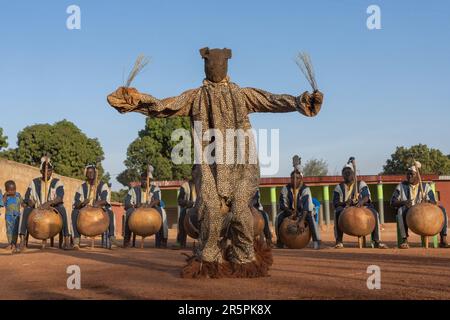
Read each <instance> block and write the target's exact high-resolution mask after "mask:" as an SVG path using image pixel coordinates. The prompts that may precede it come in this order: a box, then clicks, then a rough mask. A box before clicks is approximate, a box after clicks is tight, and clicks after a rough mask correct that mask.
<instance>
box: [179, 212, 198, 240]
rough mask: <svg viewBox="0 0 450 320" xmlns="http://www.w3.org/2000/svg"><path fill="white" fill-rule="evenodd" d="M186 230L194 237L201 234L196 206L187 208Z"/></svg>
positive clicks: (184, 223)
mask: <svg viewBox="0 0 450 320" xmlns="http://www.w3.org/2000/svg"><path fill="white" fill-rule="evenodd" d="M183 226H184V230H185V231H186V233H187V235H188V236H189V237H191V238H192V239H198V238H199V236H200V231H199V230H200V225H199V221H198V217H197V210H196V209H195V207H194V208H189V209H187V210H186V215H185V216H184V221H183Z"/></svg>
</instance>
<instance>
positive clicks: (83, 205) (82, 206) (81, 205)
mask: <svg viewBox="0 0 450 320" xmlns="http://www.w3.org/2000/svg"><path fill="white" fill-rule="evenodd" d="M88 204H89V199H86V200H84V201H83V202H82V203H80V205H79V208H80V209H81V208H84V207H86V206H87V205H88Z"/></svg>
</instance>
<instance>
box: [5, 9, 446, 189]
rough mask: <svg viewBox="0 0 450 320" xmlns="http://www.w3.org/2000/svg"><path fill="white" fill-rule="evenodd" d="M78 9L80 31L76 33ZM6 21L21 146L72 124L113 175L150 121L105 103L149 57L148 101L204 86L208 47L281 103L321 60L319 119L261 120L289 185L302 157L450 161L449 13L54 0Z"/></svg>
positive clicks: (9, 12)
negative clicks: (28, 130)
mask: <svg viewBox="0 0 450 320" xmlns="http://www.w3.org/2000/svg"><path fill="white" fill-rule="evenodd" d="M71 4H76V5H78V6H80V8H81V30H68V29H67V28H66V19H67V17H68V14H67V13H66V8H67V7H68V6H69V5H71ZM370 4H377V5H379V6H380V8H381V23H382V29H381V30H372V31H371V30H368V29H367V27H366V19H367V17H368V14H367V13H366V9H367V7H368V6H369V5H370ZM0 10H1V11H0V39H1V40H0V41H1V47H0V48H1V50H0V57H1V59H0V88H1V89H0V90H1V97H2V100H1V102H0V110H1V115H0V127H2V128H3V129H4V131H5V133H6V134H7V135H8V136H9V143H10V146H14V145H15V143H16V135H17V132H18V131H19V130H21V129H22V128H23V127H25V126H27V125H31V124H34V123H42V122H48V123H53V122H55V121H58V120H61V119H63V118H65V119H68V120H70V121H73V122H74V123H75V124H76V125H77V126H79V127H80V128H81V129H82V130H83V131H84V132H85V133H86V134H87V135H89V136H90V137H97V138H98V139H99V140H100V142H101V143H102V145H103V148H104V151H105V154H106V160H105V162H104V164H105V167H106V169H107V170H108V171H109V172H110V173H111V174H112V175H113V177H115V175H116V174H118V173H119V172H121V171H122V170H123V169H124V166H123V160H124V159H125V156H126V149H127V146H128V144H129V143H130V142H131V141H133V140H134V139H135V138H136V136H137V132H138V130H140V129H142V128H143V126H144V120H145V119H144V117H143V116H142V115H139V114H128V115H120V114H119V113H117V112H116V111H114V110H113V109H111V108H110V107H109V106H108V105H107V103H106V95H107V94H108V93H110V92H111V91H113V90H114V89H115V88H116V87H117V86H119V85H121V84H122V83H123V73H124V72H125V74H126V73H127V72H128V70H129V69H130V67H131V65H132V64H133V61H134V59H135V58H136V56H137V55H138V54H139V53H141V52H142V53H144V54H146V55H147V56H149V57H150V58H151V60H152V62H151V64H150V65H149V66H148V68H147V69H146V71H145V72H144V73H143V74H141V75H140V76H139V77H138V78H137V79H136V81H135V83H134V86H136V87H137V88H138V89H139V90H140V91H143V92H148V93H151V94H152V95H154V96H156V97H161V98H163V97H167V96H173V95H178V94H179V93H181V92H182V91H184V90H186V89H189V88H195V87H198V86H199V85H200V84H201V81H202V79H203V62H202V60H201V58H200V56H199V53H198V49H199V48H202V47H204V46H209V47H210V48H212V47H219V48H222V47H228V48H231V49H232V50H233V58H232V59H231V60H230V63H229V75H230V77H231V79H232V80H233V81H234V82H236V83H237V84H239V85H241V86H252V87H256V88H261V89H264V90H268V91H271V92H274V93H290V94H299V93H301V92H303V91H304V90H310V88H309V85H308V84H307V82H306V81H305V79H304V77H303V75H302V74H301V73H300V71H299V70H298V68H297V66H296V65H295V63H294V62H293V58H294V56H295V55H296V53H297V52H298V51H302V50H305V51H308V52H309V53H310V54H311V57H312V59H313V62H314V66H315V69H316V76H317V81H318V84H319V87H320V89H321V90H322V91H323V92H324V93H325V103H324V105H323V109H322V111H321V113H320V115H319V116H317V117H316V118H313V119H308V118H306V117H303V116H301V115H299V114H295V113H289V114H256V115H252V116H251V121H252V124H253V126H254V128H256V129H260V128H268V129H270V128H279V129H280V137H281V140H282V141H281V145H280V162H281V165H282V166H281V169H280V171H279V173H278V174H277V175H278V176H283V175H287V174H288V173H289V171H290V170H291V157H292V155H293V154H295V153H297V154H300V155H301V156H302V158H303V159H305V160H306V159H310V158H323V159H326V160H327V161H328V163H329V168H330V170H331V173H334V172H335V171H338V170H340V168H341V167H342V165H343V164H344V163H345V161H346V160H347V159H348V157H349V156H350V155H354V156H356V157H357V159H358V163H359V168H360V171H361V173H362V174H374V173H378V172H380V171H381V169H382V165H383V164H384V162H385V160H386V159H387V158H388V157H389V155H390V154H391V153H392V152H393V151H394V149H395V147H396V146H398V145H405V146H410V145H413V144H417V143H426V144H428V145H430V146H432V147H435V148H440V149H441V150H442V151H443V152H445V153H450V141H449V137H450V127H449V125H448V122H449V120H450V89H449V88H450V86H449V85H450V80H449V76H450V59H449V58H450V41H449V35H450V3H449V2H448V1H444V0H442V1H437V0H436V1H432V2H431V1H429V2H425V1H377V0H372V1H363V0H361V1H356V0H354V1H350V0H345V1H332V0H328V1H325V0H322V1H321V0H319V1H299V0H297V1H245V2H244V1H235V0H230V1H133V0H130V1H99V0H96V1H75V0H73V1H62V0H58V1H56V0H55V1H39V2H38V1H33V2H32V1H14V2H13V1H8V2H3V3H2V5H1V7H0ZM114 180H115V179H114ZM119 186H120V185H119V184H118V183H117V182H115V181H114V188H117V187H119Z"/></svg>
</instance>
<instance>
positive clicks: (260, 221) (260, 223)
mask: <svg viewBox="0 0 450 320" xmlns="http://www.w3.org/2000/svg"><path fill="white" fill-rule="evenodd" d="M250 210H251V211H252V217H253V237H254V238H256V237H260V236H261V235H262V234H263V231H264V218H263V217H262V216H261V213H260V212H259V211H258V209H256V208H255V207H252V208H250Z"/></svg>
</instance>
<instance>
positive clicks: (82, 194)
mask: <svg viewBox="0 0 450 320" xmlns="http://www.w3.org/2000/svg"><path fill="white" fill-rule="evenodd" d="M90 193H91V185H90V184H89V183H87V182H83V184H81V185H80V187H79V188H78V190H77V192H76V193H75V196H74V199H73V207H74V208H75V207H77V206H78V205H79V204H81V203H82V202H83V201H84V200H86V199H88V198H89V195H90ZM95 201H106V205H105V207H108V208H109V207H111V190H110V188H109V186H108V184H107V183H104V182H100V183H99V184H98V186H97V190H96V192H95V194H94V195H93V199H91V202H90V204H91V205H92V204H93V203H94V202H95Z"/></svg>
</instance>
